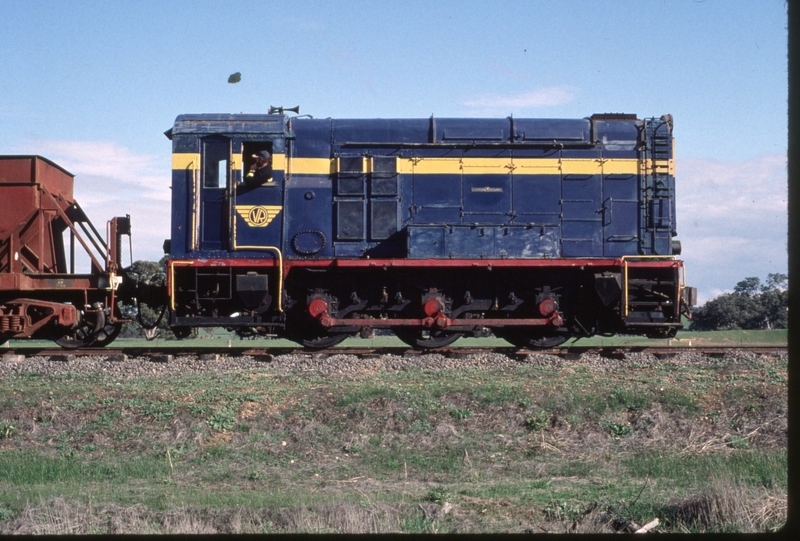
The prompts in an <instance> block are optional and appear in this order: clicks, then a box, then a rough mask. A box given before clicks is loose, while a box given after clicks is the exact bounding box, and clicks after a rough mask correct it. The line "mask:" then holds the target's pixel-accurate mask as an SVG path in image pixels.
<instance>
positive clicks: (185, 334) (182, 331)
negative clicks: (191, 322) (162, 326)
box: [169, 327, 192, 340]
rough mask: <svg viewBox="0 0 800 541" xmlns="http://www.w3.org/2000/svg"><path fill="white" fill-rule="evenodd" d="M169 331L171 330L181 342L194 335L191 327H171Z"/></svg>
mask: <svg viewBox="0 0 800 541" xmlns="http://www.w3.org/2000/svg"><path fill="white" fill-rule="evenodd" d="M169 330H171V331H172V334H174V335H175V338H177V339H179V340H180V339H182V338H189V335H190V334H192V328H191V327H170V328H169Z"/></svg>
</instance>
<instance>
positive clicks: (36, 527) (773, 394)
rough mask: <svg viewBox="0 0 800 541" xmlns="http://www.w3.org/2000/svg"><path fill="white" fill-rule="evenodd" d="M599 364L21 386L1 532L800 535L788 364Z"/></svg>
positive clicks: (8, 430)
mask: <svg viewBox="0 0 800 541" xmlns="http://www.w3.org/2000/svg"><path fill="white" fill-rule="evenodd" d="M599 361H600V360H599V359H597V358H593V357H591V356H583V357H582V358H581V359H580V360H576V361H566V360H561V359H556V358H549V357H541V356H531V357H529V358H528V359H527V360H526V361H525V362H520V363H517V364H514V365H511V366H510V367H505V368H479V367H476V366H475V365H474V364H472V365H471V364H469V363H468V362H465V363H464V366H463V367H461V368H458V369H451V370H441V371H437V370H422V369H413V370H406V371H380V370H379V371H376V370H374V368H373V369H370V370H366V369H365V370H362V371H360V372H359V371H350V372H347V373H343V374H341V375H339V376H330V377H321V376H320V375H319V374H317V373H315V372H294V373H289V374H284V375H280V374H277V373H274V372H273V371H271V370H270V369H269V367H265V368H263V369H261V368H259V369H255V370H242V371H235V372H215V373H208V374H185V375H182V376H179V377H172V378H170V379H164V378H163V377H159V376H158V375H152V376H146V377H123V376H111V375H106V374H74V373H68V374H62V375H59V376H44V375H38V374H20V375H18V376H13V377H10V378H8V379H6V380H4V381H0V396H2V397H4V399H3V404H2V405H3V408H2V412H3V413H2V417H3V418H2V419H0V427H5V428H4V430H2V431H0V472H2V478H3V483H2V484H0V533H31V534H40V533H213V532H231V533H248V532H254V533H265V532H267V533H280V532H348V533H359V532H362V533H369V532H408V533H417V532H440V533H442V532H461V533H466V532H474V533H484V532H486V533H489V532H524V531H533V532H541V531H548V532H564V531H578V532H589V531H600V532H613V531H626V529H630V528H631V526H630V524H632V523H636V524H639V525H642V524H644V523H647V522H649V521H651V520H652V519H654V518H659V520H660V521H661V524H660V526H659V529H658V531H672V532H687V531H688V532H754V531H767V530H770V529H774V528H778V527H780V526H781V525H782V524H783V522H784V521H785V519H786V490H787V478H786V469H787V466H786V463H787V455H786V448H787V442H786V403H787V394H786V393H787V380H786V369H787V361H786V358H785V357H770V356H727V357H724V358H720V359H705V361H706V362H700V363H690V362H686V361H682V360H680V359H676V360H664V361H660V362H642V359H641V358H639V357H637V358H636V359H631V360H630V361H624V360H623V361H618V362H615V363H602V362H599ZM653 361H655V360H653Z"/></svg>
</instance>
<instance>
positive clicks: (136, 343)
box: [0, 329, 788, 351]
mask: <svg viewBox="0 0 800 541" xmlns="http://www.w3.org/2000/svg"><path fill="white" fill-rule="evenodd" d="M690 342H691V344H690ZM787 343H788V330H786V329H765V330H733V331H703V332H700V331H691V332H690V331H679V332H678V335H677V336H676V337H675V338H673V339H651V338H645V337H639V336H615V337H610V338H609V337H601V336H594V337H591V338H573V339H570V340H568V341H567V342H565V343H564V344H563V345H562V347H568V346H573V345H574V346H594V347H614V346H658V345H667V344H671V345H672V346H676V347H680V346H690V345H705V346H715V345H718V346H776V347H779V346H786V345H787ZM9 344H10V345H9V347H10V346H11V345H13V347H14V348H26V347H30V348H49V347H53V342H51V341H49V340H10V341H9ZM144 346H152V347H161V348H164V347H166V348H170V347H173V348H181V349H185V348H186V347H187V346H190V347H191V348H193V349H196V348H201V349H202V348H220V347H248V348H297V347H299V346H298V344H297V343H296V342H292V341H290V340H286V339H282V338H275V339H267V338H259V339H256V340H250V339H248V340H242V339H240V338H239V337H238V336H236V335H235V334H231V333H224V332H222V333H215V335H214V336H212V337H210V338H203V339H200V338H196V339H187V340H162V339H155V340H152V341H147V340H144V339H142V338H137V339H124V338H121V339H118V340H115V341H114V343H113V347H120V348H125V347H128V348H136V347H144ZM454 346H463V347H510V346H511V345H510V344H509V343H508V342H506V341H505V340H502V339H499V338H472V337H464V338H461V339H459V340H458V342H456V343H455V344H454ZM337 347H362V348H388V347H407V346H406V344H404V343H403V342H402V341H400V340H399V339H397V338H395V337H393V336H376V337H375V338H370V339H362V338H357V337H353V338H348V339H347V340H345V341H344V342H342V343H341V344H340V345H339V346H337ZM0 351H2V350H1V349H0Z"/></svg>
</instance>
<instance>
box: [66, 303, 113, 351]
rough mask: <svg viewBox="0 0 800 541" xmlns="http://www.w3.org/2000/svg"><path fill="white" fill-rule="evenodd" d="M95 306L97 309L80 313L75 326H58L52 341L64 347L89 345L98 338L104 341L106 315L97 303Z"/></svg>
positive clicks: (105, 336) (74, 347) (72, 347)
mask: <svg viewBox="0 0 800 541" xmlns="http://www.w3.org/2000/svg"><path fill="white" fill-rule="evenodd" d="M95 308H97V310H95V311H87V312H82V313H81V320H80V322H79V323H78V326H77V327H74V328H67V329H65V328H63V327H58V328H57V330H56V334H55V337H54V338H53V341H54V342H55V343H56V344H58V345H59V346H61V347H62V348H64V349H78V348H85V347H89V346H91V345H93V344H94V343H95V342H96V341H97V340H98V339H103V340H104V341H106V340H107V338H108V336H109V335H107V334H106V332H105V329H106V315H105V313H103V310H101V309H99V308H100V306H99V304H98V303H96V304H95ZM114 338H116V335H114ZM112 340H113V338H112Z"/></svg>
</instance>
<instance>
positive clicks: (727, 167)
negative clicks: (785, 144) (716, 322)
mask: <svg viewBox="0 0 800 541" xmlns="http://www.w3.org/2000/svg"><path fill="white" fill-rule="evenodd" d="M677 161H678V165H677V173H676V178H677V180H676V185H677V186H676V191H677V213H678V216H677V221H678V233H679V238H680V239H681V243H682V245H683V254H682V256H681V257H682V258H683V259H684V260H685V261H686V267H687V276H688V282H689V283H688V285H692V286H696V287H698V289H699V291H698V297H699V300H700V301H701V302H705V301H706V300H709V299H712V298H714V297H715V296H717V295H719V294H720V293H722V292H724V291H726V290H729V289H730V288H732V287H733V286H734V285H735V284H736V283H737V282H739V281H740V280H742V279H744V278H747V277H749V276H756V277H759V278H761V279H762V280H763V279H765V278H766V276H767V274H768V273H771V272H786V270H787V268H788V261H789V258H788V251H787V232H788V208H787V200H788V195H787V189H788V180H787V169H786V168H787V158H786V155H785V154H764V155H760V156H757V157H755V158H753V159H750V160H747V161H743V162H722V161H719V160H713V159H704V158H687V159H685V160H681V159H680V157H678V159H677Z"/></svg>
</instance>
